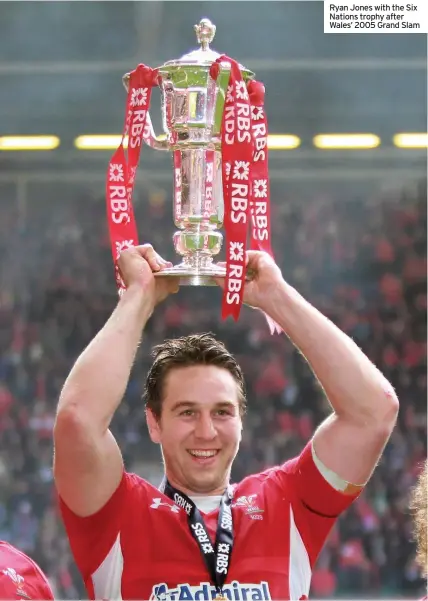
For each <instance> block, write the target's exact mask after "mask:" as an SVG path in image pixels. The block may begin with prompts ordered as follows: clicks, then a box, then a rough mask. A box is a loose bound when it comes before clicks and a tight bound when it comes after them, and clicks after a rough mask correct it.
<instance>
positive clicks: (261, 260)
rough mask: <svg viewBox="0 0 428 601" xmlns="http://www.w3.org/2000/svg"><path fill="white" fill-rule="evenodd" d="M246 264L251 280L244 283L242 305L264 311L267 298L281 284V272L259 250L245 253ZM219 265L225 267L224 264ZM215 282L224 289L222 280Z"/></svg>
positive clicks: (266, 255) (272, 261)
mask: <svg viewBox="0 0 428 601" xmlns="http://www.w3.org/2000/svg"><path fill="white" fill-rule="evenodd" d="M246 264H247V274H248V276H249V277H250V278H251V279H250V280H249V281H247V282H246V283H245V288H244V303H245V304H246V305H250V306H251V307H255V308H257V309H261V310H262V311H265V310H266V307H267V306H268V300H269V296H270V295H271V294H272V293H273V292H274V290H276V289H277V288H278V286H279V285H281V282H283V279H282V274H281V270H280V269H279V267H278V265H277V264H276V263H275V261H274V260H273V259H272V257H271V256H270V255H268V254H267V253H265V252H263V251H259V250H248V251H247V253H246ZM220 265H223V266H224V267H225V266H226V263H220ZM216 282H217V284H218V285H219V286H220V287H221V288H224V282H225V280H224V278H218V279H216Z"/></svg>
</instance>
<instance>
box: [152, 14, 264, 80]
mask: <svg viewBox="0 0 428 601" xmlns="http://www.w3.org/2000/svg"><path fill="white" fill-rule="evenodd" d="M194 30H195V32H196V38H197V40H198V43H199V44H200V48H197V49H196V50H192V51H191V52H189V53H187V54H184V55H183V56H182V57H181V58H178V59H174V60H171V61H168V62H166V63H164V64H163V65H162V67H159V69H160V70H163V69H164V68H168V67H183V66H194V67H197V66H201V67H208V66H210V65H212V63H213V62H215V61H216V60H217V59H218V58H219V57H220V56H221V54H219V53H218V52H216V51H215V50H212V49H211V48H210V44H211V42H212V41H213V39H214V36H215V31H216V26H215V25H214V23H212V22H211V21H210V20H209V19H201V20H200V21H199V24H198V25H195V26H194ZM239 68H240V69H241V71H244V72H245V73H247V74H248V75H253V73H252V72H251V71H250V70H249V69H247V68H246V67H243V66H242V65H239Z"/></svg>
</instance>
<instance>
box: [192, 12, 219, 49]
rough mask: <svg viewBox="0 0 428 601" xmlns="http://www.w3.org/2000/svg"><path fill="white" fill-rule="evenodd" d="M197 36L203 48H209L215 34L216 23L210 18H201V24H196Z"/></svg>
mask: <svg viewBox="0 0 428 601" xmlns="http://www.w3.org/2000/svg"><path fill="white" fill-rule="evenodd" d="M194 29H195V32H196V38H197V40H198V43H199V44H200V45H201V47H202V50H208V49H209V45H210V44H211V42H212V41H213V39H214V36H215V29H216V27H215V25H214V23H211V21H210V20H209V19H201V20H200V21H199V25H195V26H194Z"/></svg>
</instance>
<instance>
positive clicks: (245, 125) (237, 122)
mask: <svg viewBox="0 0 428 601" xmlns="http://www.w3.org/2000/svg"><path fill="white" fill-rule="evenodd" d="M220 62H229V63H230V65H231V73H230V79H229V86H228V89H227V94H226V102H225V107H224V112H223V122H222V130H221V146H222V169H223V173H222V175H223V196H224V228H225V232H226V280H225V287H224V292H223V299H222V317H223V318H224V319H225V318H226V317H228V316H229V315H231V316H232V317H233V318H234V319H235V321H236V320H237V319H238V317H239V313H240V311H241V306H242V300H243V293H244V286H245V276H246V264H245V258H246V257H245V255H246V246H247V233H248V225H249V223H250V221H251V248H252V249H254V250H263V251H265V252H267V253H269V254H270V255H271V256H272V257H273V252H272V248H271V235H270V193H269V192H270V191H269V174H268V154H267V150H268V149H267V136H268V132H267V119H266V114H265V110H264V95H265V89H264V86H263V84H261V83H259V82H256V81H251V82H249V84H248V86H246V84H245V82H244V81H243V79H242V74H241V71H240V69H239V65H238V63H237V62H236V61H234V60H233V59H231V58H229V57H227V56H221V57H220V58H219V59H217V60H216V62H215V63H213V65H212V67H211V71H210V74H211V77H212V78H213V79H216V78H217V75H218V72H219V63H220ZM266 318H267V320H268V323H269V326H270V329H271V332H272V333H273V332H274V331H278V332H279V331H281V328H280V327H279V326H278V325H277V324H276V323H275V322H274V321H273V320H272V319H271V318H270V317H268V316H266Z"/></svg>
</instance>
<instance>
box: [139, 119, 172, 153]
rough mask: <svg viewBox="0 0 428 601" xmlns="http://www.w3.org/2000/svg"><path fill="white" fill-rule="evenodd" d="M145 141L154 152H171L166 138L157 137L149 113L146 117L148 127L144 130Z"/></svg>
mask: <svg viewBox="0 0 428 601" xmlns="http://www.w3.org/2000/svg"><path fill="white" fill-rule="evenodd" d="M143 139H144V142H145V143H146V144H147V146H150V148H153V149H154V150H164V151H168V150H170V147H169V144H168V140H167V138H166V136H165V135H163V136H157V135H156V134H155V131H154V129H153V124H152V119H151V117H150V113H149V112H148V113H147V117H146V127H145V129H144V136H143Z"/></svg>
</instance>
